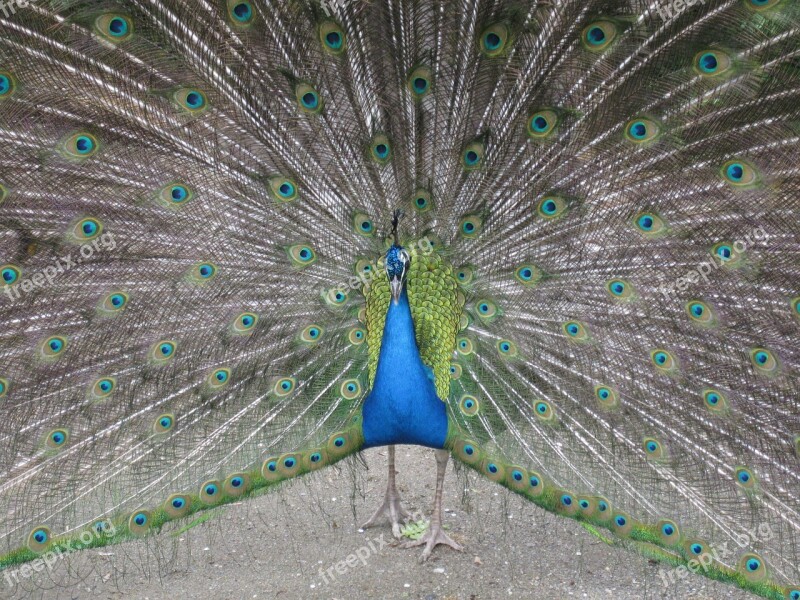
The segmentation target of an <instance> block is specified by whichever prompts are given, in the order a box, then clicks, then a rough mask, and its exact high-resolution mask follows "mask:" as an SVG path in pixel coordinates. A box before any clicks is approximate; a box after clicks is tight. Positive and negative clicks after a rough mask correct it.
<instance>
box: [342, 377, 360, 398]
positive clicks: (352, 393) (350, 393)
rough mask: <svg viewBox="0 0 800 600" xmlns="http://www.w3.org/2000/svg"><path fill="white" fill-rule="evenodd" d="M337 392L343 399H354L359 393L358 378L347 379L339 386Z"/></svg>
mask: <svg viewBox="0 0 800 600" xmlns="http://www.w3.org/2000/svg"><path fill="white" fill-rule="evenodd" d="M339 393H340V394H341V395H342V397H343V398H344V399H345V400H355V399H356V398H358V397H359V396H360V395H361V383H360V382H359V381H358V379H347V380H345V381H343V382H342V385H340V386H339Z"/></svg>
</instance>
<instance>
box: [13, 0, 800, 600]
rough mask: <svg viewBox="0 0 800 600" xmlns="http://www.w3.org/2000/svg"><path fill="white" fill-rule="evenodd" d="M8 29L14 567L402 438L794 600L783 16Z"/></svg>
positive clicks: (439, 522) (124, 535) (313, 10)
mask: <svg viewBox="0 0 800 600" xmlns="http://www.w3.org/2000/svg"><path fill="white" fill-rule="evenodd" d="M0 13H2V14H0V144H1V145H2V149H3V150H2V153H0V216H1V219H0V220H1V222H2V227H1V228H0V272H1V273H2V280H3V281H2V282H1V283H0V285H2V293H0V515H2V516H0V523H2V525H1V526H0V567H1V568H4V569H14V568H18V567H19V566H20V565H24V564H28V563H31V562H32V561H37V560H38V559H41V557H43V556H46V555H47V553H48V552H55V551H57V552H59V553H66V552H69V551H75V550H79V549H81V548H97V547H102V546H106V545H110V544H116V543H119V542H124V541H126V540H132V539H134V538H139V537H144V536H148V537H149V539H152V540H153V541H154V543H157V542H158V539H159V537H161V536H163V535H164V534H163V533H162V534H159V532H160V531H161V530H162V529H163V528H165V527H168V526H170V525H172V524H173V523H175V524H176V525H177V526H180V524H181V523H185V522H189V521H190V519H193V518H195V519H196V518H197V517H198V516H201V515H202V514H206V513H207V512H208V511H209V509H219V508H221V507H224V506H225V505H228V504H231V503H233V502H239V501H243V500H245V499H248V498H251V497H253V496H256V495H259V494H262V493H266V492H269V491H272V490H276V489H279V488H280V487H281V484H282V482H285V481H287V480H290V479H292V478H295V477H298V476H301V475H309V474H312V473H316V472H319V471H320V470H324V469H326V468H328V467H330V466H331V465H334V464H337V463H339V461H342V460H345V459H346V460H348V461H351V462H352V461H354V460H355V459H356V458H357V457H358V453H359V452H361V451H362V450H364V449H366V448H371V447H379V446H388V458H389V460H388V463H389V464H388V474H389V476H388V486H387V489H386V494H385V498H384V502H383V503H382V505H381V506H379V507H378V508H377V511H376V512H375V514H374V515H373V517H372V518H370V519H369V520H368V521H367V522H366V523H364V526H365V527H372V526H384V523H386V522H388V526H390V527H391V529H392V532H393V534H394V535H395V536H396V537H401V530H402V527H403V524H404V522H405V521H406V520H407V519H408V517H409V513H408V511H407V509H406V507H404V505H403V503H402V499H401V497H400V494H399V492H398V489H397V487H396V485H395V464H394V456H395V446H396V445H398V444H413V445H419V446H423V447H427V448H431V449H433V450H434V458H435V464H436V488H435V490H436V491H435V498H434V505H433V511H432V513H431V518H430V523H429V526H428V528H427V530H426V532H425V533H424V535H422V536H421V537H420V538H419V539H417V540H413V541H405V542H402V543H400V544H399V545H401V546H403V547H410V546H416V547H419V546H421V547H422V560H425V559H427V558H428V557H430V556H431V554H432V553H436V554H437V555H441V556H442V557H443V558H444V559H446V557H447V555H448V552H450V551H453V550H455V551H458V550H462V549H463V547H464V546H465V545H468V543H469V541H468V540H467V541H466V542H462V543H457V542H456V541H455V540H453V539H452V538H451V537H450V536H449V535H448V533H447V532H446V531H445V529H444V526H443V519H442V497H443V480H444V477H445V474H446V472H447V467H448V462H449V460H450V459H451V458H452V459H453V460H454V461H456V462H457V463H459V464H461V465H463V466H464V467H466V468H469V469H472V470H474V471H475V472H476V473H477V474H479V475H482V476H484V477H486V478H488V479H489V480H491V481H493V482H496V483H497V484H499V485H500V486H503V487H505V488H506V489H507V490H509V491H510V492H511V493H514V494H518V495H519V496H520V497H522V498H524V499H526V500H528V501H530V503H531V506H530V512H531V514H533V513H534V512H535V511H537V510H541V509H543V510H545V511H550V512H551V513H555V514H557V515H561V516H563V517H565V518H569V519H573V520H575V521H577V522H578V523H579V524H580V525H581V526H583V527H584V528H585V529H586V530H587V536H588V535H591V536H595V538H598V539H600V540H603V541H604V542H606V543H608V544H612V545H618V546H623V547H625V548H627V549H629V550H631V551H632V552H636V553H639V554H641V555H643V556H645V557H647V558H649V559H651V560H653V561H658V562H660V563H662V564H664V565H666V566H667V567H670V568H673V567H674V568H675V569H689V570H691V571H692V572H695V573H697V574H698V575H697V576H698V577H699V576H706V577H709V578H712V579H716V580H720V581H724V582H728V583H730V584H732V585H734V586H738V587H739V588H742V589H744V590H747V591H749V592H751V593H752V594H754V595H755V596H761V597H765V598H771V599H774V600H778V599H788V600H800V571H799V570H798V565H799V564H800V349H799V348H798V343H797V342H798V334H800V225H799V224H798V216H799V215H800V5H798V3H796V2H795V0H699V1H696V2H690V1H688V0H687V1H686V2H680V1H677V0H676V1H675V2H667V1H666V0H619V1H614V2H612V1H610V0H451V1H446V0H337V1H333V0H324V1H322V2H319V1H317V0H127V1H125V2H120V1H118V0H31V1H30V2H20V1H15V0H5V2H3V3H0ZM343 464H345V463H343ZM354 464H355V463H354ZM432 466H433V463H431V467H432ZM440 546H441V547H440ZM448 546H449V547H450V549H451V550H448V549H447V548H445V547H448ZM393 551H396V552H400V551H401V550H400V549H395V550H393ZM418 551H419V550H417V552H418Z"/></svg>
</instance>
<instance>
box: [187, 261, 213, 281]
mask: <svg viewBox="0 0 800 600" xmlns="http://www.w3.org/2000/svg"><path fill="white" fill-rule="evenodd" d="M216 274H217V266H216V265H214V264H213V263H208V262H204V263H199V264H197V265H195V266H194V267H193V268H192V270H191V271H190V272H189V277H190V278H191V279H192V280H194V281H195V282H198V283H204V282H206V281H210V280H211V279H213V278H214V276H215V275H216Z"/></svg>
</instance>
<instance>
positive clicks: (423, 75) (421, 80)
mask: <svg viewBox="0 0 800 600" xmlns="http://www.w3.org/2000/svg"><path fill="white" fill-rule="evenodd" d="M432 82H433V75H432V73H431V70H430V69H429V68H427V67H417V68H416V69H414V70H412V71H411V73H410V74H409V76H408V89H409V90H411V93H412V94H413V96H414V97H415V98H422V97H423V96H425V95H426V94H427V93H428V92H430V91H431V85H432Z"/></svg>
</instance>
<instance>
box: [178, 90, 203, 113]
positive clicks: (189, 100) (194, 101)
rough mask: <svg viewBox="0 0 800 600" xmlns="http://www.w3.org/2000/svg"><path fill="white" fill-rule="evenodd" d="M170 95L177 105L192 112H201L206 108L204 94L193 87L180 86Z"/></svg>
mask: <svg viewBox="0 0 800 600" xmlns="http://www.w3.org/2000/svg"><path fill="white" fill-rule="evenodd" d="M172 97H173V99H174V100H175V102H176V103H177V105H178V106H180V107H181V108H182V109H183V110H185V111H187V112H189V113H192V114H198V113H201V112H203V111H204V110H205V109H206V108H208V98H206V95H205V94H204V93H203V92H201V91H200V90H197V89H194V88H180V89H179V90H177V91H176V92H175V93H174V94H173V95H172Z"/></svg>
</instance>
